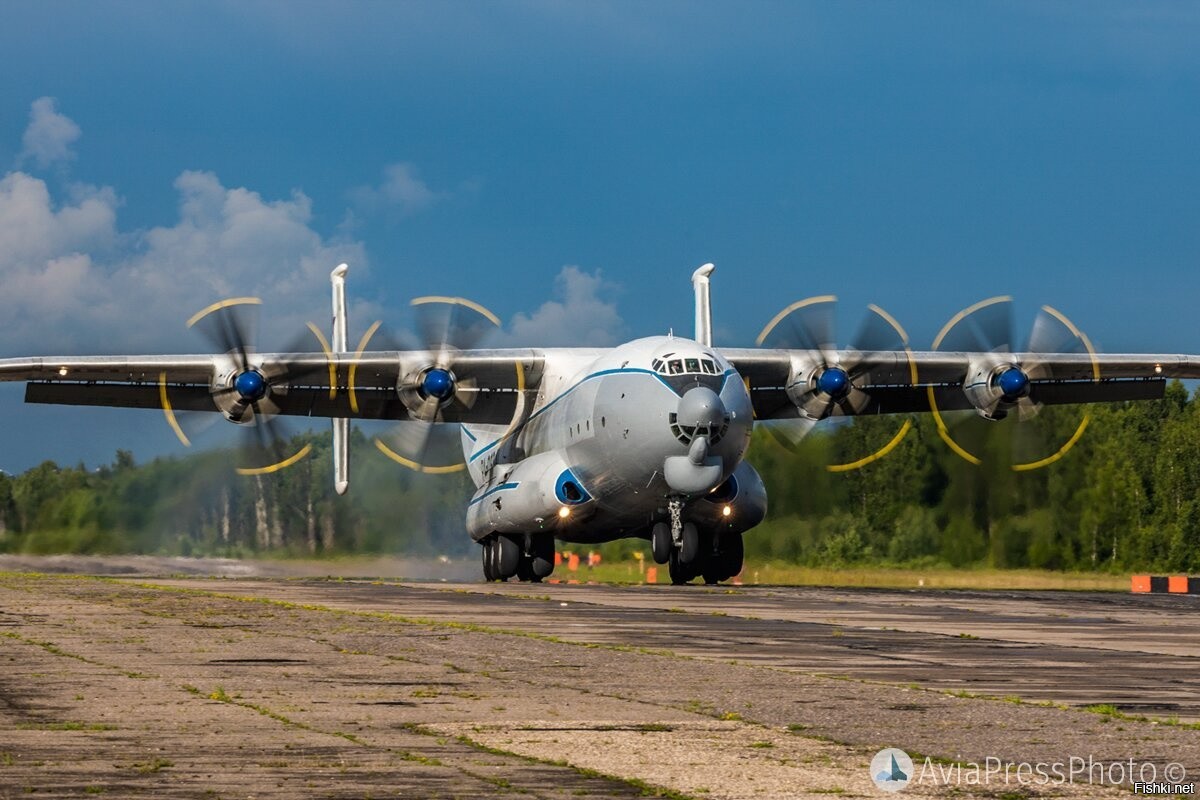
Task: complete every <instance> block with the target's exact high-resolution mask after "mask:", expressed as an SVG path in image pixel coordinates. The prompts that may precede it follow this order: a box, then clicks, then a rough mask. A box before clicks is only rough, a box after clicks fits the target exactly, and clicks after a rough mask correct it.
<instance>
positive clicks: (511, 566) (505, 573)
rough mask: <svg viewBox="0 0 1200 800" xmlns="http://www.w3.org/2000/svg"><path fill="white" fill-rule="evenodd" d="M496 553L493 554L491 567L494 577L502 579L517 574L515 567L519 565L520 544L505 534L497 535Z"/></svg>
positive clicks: (504, 579)
mask: <svg viewBox="0 0 1200 800" xmlns="http://www.w3.org/2000/svg"><path fill="white" fill-rule="evenodd" d="M494 547H495V548H496V555H495V556H493V561H492V569H493V570H494V571H495V573H496V577H497V578H499V579H500V580H502V581H506V580H508V579H509V578H511V577H513V576H514V575H516V574H517V568H518V567H519V566H520V565H521V546H520V545H519V544H517V543H516V542H514V541H513V540H512V539H510V538H508V537H507V536H497V537H496V544H495V545H494Z"/></svg>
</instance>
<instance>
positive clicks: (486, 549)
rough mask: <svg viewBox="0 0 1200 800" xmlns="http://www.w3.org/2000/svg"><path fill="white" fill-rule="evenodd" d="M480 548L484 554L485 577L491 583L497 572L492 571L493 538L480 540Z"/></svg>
mask: <svg viewBox="0 0 1200 800" xmlns="http://www.w3.org/2000/svg"><path fill="white" fill-rule="evenodd" d="M479 550H480V551H481V552H482V554H483V579H484V580H485V581H487V582H488V583H491V582H492V581H494V580H496V574H495V573H494V572H492V540H491V539H490V538H489V539H484V540H483V541H482V542H480V543H479Z"/></svg>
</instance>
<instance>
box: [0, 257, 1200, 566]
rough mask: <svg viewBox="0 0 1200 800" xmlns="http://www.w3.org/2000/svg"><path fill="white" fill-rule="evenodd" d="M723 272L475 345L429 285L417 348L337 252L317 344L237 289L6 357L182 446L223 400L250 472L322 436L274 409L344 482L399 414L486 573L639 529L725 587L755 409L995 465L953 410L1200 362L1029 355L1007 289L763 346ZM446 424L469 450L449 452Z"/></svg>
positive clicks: (411, 461) (12, 374)
mask: <svg viewBox="0 0 1200 800" xmlns="http://www.w3.org/2000/svg"><path fill="white" fill-rule="evenodd" d="M713 271H714V266H713V265H712V264H705V265H703V266H702V267H700V268H699V269H697V270H696V271H695V272H694V273H693V275H692V284H693V289H694V294H695V330H694V335H693V337H692V338H686V337H683V336H676V335H674V334H673V333H668V334H667V335H663V336H651V337H647V338H641V339H637V340H634V341H630V342H627V343H624V344H621V345H618V346H615V347H609V348H522V349H480V348H478V347H476V346H475V345H476V344H477V343H478V342H479V341H480V338H481V336H482V334H483V333H485V332H486V329H487V328H488V327H496V326H498V325H499V320H498V319H496V318H495V316H494V315H492V314H491V312H489V311H488V310H487V309H485V308H483V307H482V306H479V305H478V304H475V303H472V302H471V301H468V300H464V299H462V298H456V297H425V298H418V299H416V300H414V301H412V302H413V306H414V308H415V309H416V310H417V311H418V312H421V313H422V314H424V316H423V317H422V318H421V319H422V329H423V331H424V333H425V334H426V335H425V341H424V344H423V346H422V347H419V348H415V349H399V348H396V349H386V350H371V349H368V348H369V346H370V342H371V340H372V338H373V337H374V336H375V335H376V333H377V332H378V330H379V323H375V324H374V325H372V326H371V327H370V328H369V329H368V330H367V332H366V334H365V335H364V336H363V337H362V339H361V340H360V341H359V343H358V346H357V347H356V348H354V349H353V350H352V349H350V347H349V342H348V339H347V312H346V293H345V281H346V275H347V272H348V266H347V265H345V264H341V265H339V266H338V267H337V268H336V269H334V270H333V272H332V273H331V275H330V279H331V286H332V298H333V302H332V312H333V313H332V316H333V324H332V336H331V337H330V338H329V339H326V337H325V335H324V333H323V332H322V331H321V330H320V329H319V328H318V327H317V326H315V325H313V324H312V323H309V328H310V330H311V333H312V334H313V336H314V337H315V338H316V340H317V341H318V342H319V343H320V345H321V351H320V352H315V351H314V352H280V353H271V352H262V353H260V352H256V350H255V349H254V347H253V343H252V341H250V340H251V339H252V336H251V333H250V331H249V327H250V326H249V325H248V324H247V323H246V319H245V316H244V315H245V314H246V313H247V312H249V311H252V310H254V309H255V307H257V306H258V305H260V304H261V301H260V300H258V299H257V298H233V299H230V300H224V301H221V302H218V303H214V304H213V305H211V306H209V307H207V308H206V309H204V310H202V311H200V312H199V313H197V314H196V315H195V316H194V317H192V319H191V320H189V322H188V324H189V326H191V327H194V328H196V329H197V330H200V331H201V332H203V333H206V334H207V335H208V336H209V338H210V339H211V340H212V341H213V342H214V343H215V345H216V348H217V350H218V352H217V353H215V354H202V355H144V356H88V357H78V356H55V357H35V358H10V359H2V360H0V380H4V381H25V382H26V393H25V400H26V402H30V403H53V404H64V405H85V406H117V407H135V408H148V409H159V410H160V411H161V413H163V414H164V416H165V417H166V420H167V422H168V424H170V426H171V427H172V429H173V430H174V431H175V433H176V434H177V436H178V437H179V438H180V440H181V441H182V442H183V443H184V444H189V443H190V441H189V439H188V436H187V434H186V432H185V431H184V429H183V425H181V419H182V418H183V417H184V416H186V415H187V414H189V413H192V412H206V415H207V416H209V417H212V416H213V415H212V412H218V413H220V414H221V415H222V416H223V417H224V418H225V419H226V420H228V421H230V422H233V423H235V424H238V425H240V426H244V427H247V428H249V429H251V430H252V432H253V436H254V437H255V438H256V441H257V442H258V445H259V447H258V452H259V453H260V458H259V460H257V461H256V462H255V463H254V464H253V465H251V466H241V467H239V468H238V472H239V473H241V474H244V475H252V476H259V475H265V474H270V473H272V472H276V471H278V470H280V469H285V468H287V467H288V466H291V465H292V464H294V463H296V462H298V461H299V460H301V459H303V458H305V457H306V456H307V455H308V454H309V451H310V450H311V448H310V447H309V446H305V447H304V448H302V449H300V450H298V451H296V452H294V453H288V452H286V450H285V449H284V448H285V447H286V442H285V440H284V439H283V438H282V437H280V436H279V435H278V433H277V429H276V428H275V427H274V422H275V421H276V419H277V418H280V417H287V416H307V417H326V418H330V419H331V420H332V427H333V459H334V481H335V490H336V492H337V493H338V494H344V493H345V492H346V491H347V488H348V486H349V480H350V468H349V463H350V459H349V425H350V421H351V420H352V419H353V420H395V421H397V422H398V424H399V428H400V430H401V433H400V434H399V435H398V438H396V439H395V440H388V439H386V438H385V437H379V438H377V439H376V440H375V445H376V447H377V448H378V449H379V450H380V451H381V452H382V453H384V454H385V455H387V456H388V457H389V458H392V459H393V460H395V461H397V462H398V463H400V464H402V465H404V466H405V467H408V468H410V469H413V470H416V471H418V472H424V473H434V474H437V473H446V472H453V471H457V470H461V469H466V470H467V471H468V472H469V475H470V478H471V480H472V482H473V483H474V484H475V486H476V490H475V492H474V494H473V496H472V497H471V498H470V500H469V501H468V503H467V508H466V530H467V532H468V533H469V535H470V536H471V538H472V539H473V540H474V541H475V542H477V543H478V544H479V545H480V552H481V560H482V568H483V575H484V578H485V579H486V580H488V581H505V580H508V579H510V578H514V577H515V578H518V579H520V580H522V581H541V580H543V579H546V578H548V577H549V576H550V575H551V573H552V572H553V570H554V553H555V541H556V540H560V541H563V542H568V543H578V544H596V543H601V542H607V541H612V540H615V539H619V538H637V539H641V540H647V541H648V542H649V546H650V547H649V549H650V551H651V553H652V555H653V558H654V560H655V562H657V563H658V564H666V565H668V569H669V573H670V577H671V580H672V582H673V583H676V584H682V583H688V582H691V581H692V580H694V579H695V578H697V577H703V579H704V582H705V583H710V584H712V583H719V582H722V581H727V580H729V579H731V578H733V577H735V576H737V575H738V574H739V573H740V571H741V569H742V562H743V534H745V533H746V532H747V531H749V530H751V529H753V528H754V527H755V526H756V525H758V524H759V523H760V522H761V521H762V520H763V518H764V517H765V515H766V512H767V494H766V490H765V488H764V485H763V481H762V479H761V477H760V476H759V475H758V473H757V472H756V471H755V469H754V468H753V467H752V466H751V465H750V464H749V463H748V462H747V461H746V460H745V456H746V452H747V448H748V447H749V444H750V440H751V434H752V431H753V430H754V428H755V426H756V425H767V426H773V427H778V428H779V429H781V430H782V431H783V432H784V435H785V437H786V438H788V439H792V440H796V439H798V438H800V437H801V436H803V435H804V434H805V433H807V432H808V431H809V430H810V429H811V428H812V426H813V425H815V424H816V423H817V422H819V421H821V420H826V419H831V418H838V417H855V416H861V415H868V414H871V415H876V414H896V415H905V416H903V417H902V418H901V419H903V422H902V424H900V425H899V426H898V430H897V433H896V435H895V436H894V437H893V438H892V439H891V440H890V441H888V442H887V443H886V444H885V445H884V446H883V447H881V448H880V449H879V450H877V451H875V452H873V453H869V454H866V455H865V456H863V457H862V458H859V459H856V460H855V461H852V462H850V463H846V464H836V465H830V467H829V468H830V469H832V470H834V471H844V470H849V469H856V468H859V467H863V466H866V465H867V464H869V463H871V462H873V461H875V460H877V459H878V458H881V457H883V456H884V455H886V453H887V452H888V451H889V450H891V449H892V448H894V447H895V446H896V445H897V443H898V442H899V441H900V440H901V439H903V438H904V436H905V434H907V433H908V431H909V430H910V428H911V425H912V423H911V421H910V418H909V416H908V415H911V414H913V413H916V412H927V413H932V414H933V415H934V418H935V420H936V422H937V431H938V434H939V435H940V436H941V437H942V439H943V440H945V441H946V443H947V445H948V446H950V447H951V448H952V449H953V450H954V451H955V452H956V453H958V454H959V455H960V456H962V457H963V458H965V459H966V460H968V461H971V462H973V463H980V461H981V460H982V456H981V455H980V453H978V452H975V451H972V449H971V448H970V447H969V446H966V445H964V444H963V443H962V442H960V441H959V439H958V438H956V437H955V435H954V433H953V430H952V426H950V425H948V424H947V422H946V417H947V416H949V415H950V412H970V411H973V412H975V415H977V416H978V417H982V418H984V419H986V420H992V421H994V420H999V419H1003V418H1004V417H1006V416H1007V415H1008V414H1009V413H1010V412H1015V413H1016V415H1017V416H1018V417H1019V418H1020V419H1022V420H1023V419H1026V418H1032V417H1033V416H1035V415H1036V414H1037V413H1038V411H1039V409H1041V408H1042V406H1045V405H1059V404H1075V403H1098V402H1112V401H1121V400H1148V399H1154V398H1158V397H1162V396H1163V393H1164V389H1165V385H1166V381H1167V379H1170V378H1183V379H1188V378H1193V379H1194V378H1200V356H1194V355H1193V356H1188V355H1153V354H1140V355H1139V354H1098V353H1097V352H1096V351H1095V349H1094V348H1093V346H1092V344H1091V342H1090V341H1089V340H1088V339H1087V337H1086V335H1084V334H1083V333H1082V332H1081V331H1080V330H1079V329H1078V328H1076V327H1075V326H1074V325H1073V324H1072V323H1071V322H1070V320H1069V319H1067V318H1066V316H1065V315H1063V314H1062V313H1061V312H1059V311H1057V310H1056V309H1053V308H1051V307H1049V306H1044V307H1043V308H1042V311H1041V313H1040V314H1039V316H1038V318H1037V321H1036V322H1035V324H1034V329H1033V331H1032V333H1031V335H1030V337H1029V344H1028V346H1027V347H1026V348H1025V349H1024V350H1020V351H1016V350H1015V349H1014V348H1013V346H1012V344H1011V342H1012V336H1011V333H1010V329H1011V298H1008V297H997V298H991V299H989V300H985V301H982V302H980V303H976V304H975V305H973V306H970V307H968V308H966V309H963V311H962V312H960V313H959V314H957V315H955V317H954V318H952V319H951V320H950V321H949V322H948V323H947V324H946V325H945V326H944V327H943V328H942V330H941V331H940V332H939V334H938V336H937V338H936V339H935V341H934V344H933V347H932V349H930V350H926V351H916V350H913V349H912V348H911V346H910V344H909V341H908V336H907V334H906V333H905V331H904V329H903V328H902V327H901V326H900V324H899V323H898V322H897V321H896V320H895V319H894V318H893V317H891V316H890V315H889V314H888V313H887V312H886V311H884V310H883V309H881V308H879V307H877V306H870V307H869V314H868V318H867V321H866V323H865V324H864V326H863V328H862V330H861V331H860V335H859V336H858V337H856V341H855V342H854V343H853V344H851V345H849V346H839V345H837V344H836V335H835V333H834V331H833V329H832V321H833V304H834V301H835V298H833V297H832V296H821V297H814V298H809V299H807V300H803V301H800V302H797V303H793V304H791V305H790V306H788V307H786V308H784V309H783V310H782V311H781V312H780V313H779V314H777V315H776V316H775V318H774V319H772V320H771V322H770V323H769V324H768V325H767V326H766V328H764V330H763V332H762V333H761V334H760V335H759V337H758V340H757V345H758V346H757V347H753V348H729V347H718V346H716V345H715V344H714V343H713V336H712V313H711V308H710V281H711V275H712V273H713ZM1087 419H1088V418H1087V417H1086V416H1085V417H1084V418H1083V420H1082V422H1081V423H1080V425H1079V427H1078V428H1077V429H1076V431H1075V434H1074V435H1073V436H1072V437H1071V438H1070V439H1069V440H1067V441H1066V442H1065V443H1063V444H1062V445H1061V446H1060V447H1058V448H1057V449H1056V450H1054V451H1053V452H1051V453H1050V454H1048V455H1045V456H1044V457H1039V458H1037V459H1033V460H1028V461H1024V462H1021V463H1014V464H1012V465H1011V466H1012V468H1013V469H1016V470H1028V469H1036V468H1038V467H1042V466H1045V465H1047V464H1050V463H1053V462H1054V461H1056V460H1057V459H1058V458H1060V457H1062V455H1063V454H1064V453H1065V452H1066V451H1067V450H1069V449H1070V447H1071V446H1072V445H1073V444H1074V443H1075V442H1076V441H1078V439H1079V437H1080V436H1081V435H1082V433H1083V430H1084V428H1085V427H1086V424H1087ZM447 431H448V432H449V433H450V435H452V436H455V437H456V438H457V439H458V444H459V445H460V446H461V452H462V459H461V460H457V461H456V462H454V463H450V462H441V461H439V462H438V463H434V461H433V460H432V459H431V454H432V453H433V452H434V451H435V450H436V449H437V448H436V447H435V444H436V442H437V441H439V438H444V436H445V434H446V432H447Z"/></svg>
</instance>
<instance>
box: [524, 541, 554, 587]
mask: <svg viewBox="0 0 1200 800" xmlns="http://www.w3.org/2000/svg"><path fill="white" fill-rule="evenodd" d="M531 549H532V550H533V554H532V558H530V559H529V568H530V571H531V572H532V573H533V578H532V579H531V580H534V581H540V580H541V579H542V578H549V577H550V573H552V572H554V537H553V536H551V535H550V534H547V533H540V534H537V535H535V536H534V537H533V547H532V548H531Z"/></svg>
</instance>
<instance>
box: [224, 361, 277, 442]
mask: <svg viewBox="0 0 1200 800" xmlns="http://www.w3.org/2000/svg"><path fill="white" fill-rule="evenodd" d="M214 362H215V368H214V370H213V377H212V383H211V385H210V388H209V391H210V393H211V396H212V401H213V404H214V405H215V406H216V407H217V410H218V411H220V412H221V415H222V416H224V417H225V419H227V420H229V421H230V422H232V423H235V424H237V425H246V424H249V423H251V422H253V421H254V416H253V414H250V413H247V411H248V409H249V407H250V405H251V404H257V406H258V409H259V411H260V412H261V413H263V414H265V415H267V416H271V415H274V414H275V413H277V412H278V411H279V406H277V405H276V404H275V402H274V400H273V399H272V397H273V396H282V395H285V394H287V386H286V385H284V384H281V383H274V382H273V380H276V379H278V378H279V375H278V374H277V373H276V374H274V375H272V374H269V371H268V370H266V369H265V368H264V367H263V366H261V365H259V364H255V363H254V362H253V361H250V367H249V369H242V368H240V367H239V366H238V364H237V362H236V361H235V360H234V359H233V358H232V357H231V356H221V357H218V358H216V359H214Z"/></svg>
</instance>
